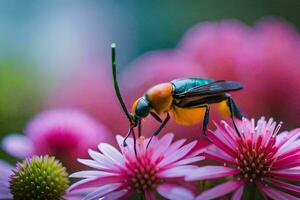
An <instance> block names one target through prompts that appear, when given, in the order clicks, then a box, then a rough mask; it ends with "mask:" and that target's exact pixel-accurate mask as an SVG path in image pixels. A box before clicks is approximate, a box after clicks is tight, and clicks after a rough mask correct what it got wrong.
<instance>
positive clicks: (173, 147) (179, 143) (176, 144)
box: [165, 139, 186, 157]
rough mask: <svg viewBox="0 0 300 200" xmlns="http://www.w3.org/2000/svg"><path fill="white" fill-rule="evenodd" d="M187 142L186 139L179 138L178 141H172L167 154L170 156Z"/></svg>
mask: <svg viewBox="0 0 300 200" xmlns="http://www.w3.org/2000/svg"><path fill="white" fill-rule="evenodd" d="M185 142H186V139H181V140H177V141H176V142H174V143H172V144H171V145H170V146H169V148H168V149H167V151H166V153H165V156H166V157H169V155H171V154H172V153H173V152H174V151H176V150H177V149H179V148H180V147H181V146H182V145H183V144H184V143H185Z"/></svg>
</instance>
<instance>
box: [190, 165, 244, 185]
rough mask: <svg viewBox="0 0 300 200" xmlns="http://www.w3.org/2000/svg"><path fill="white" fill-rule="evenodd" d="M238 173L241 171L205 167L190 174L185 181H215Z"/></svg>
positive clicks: (221, 167) (219, 167)
mask: <svg viewBox="0 0 300 200" xmlns="http://www.w3.org/2000/svg"><path fill="white" fill-rule="evenodd" d="M238 173H240V170H238V169H232V168H228V167H223V166H205V167H199V168H198V169H196V170H193V171H192V172H190V173H189V174H188V175H187V176H186V177H185V180H187V181H195V180H205V179H215V178H220V177H224V176H230V175H234V174H238Z"/></svg>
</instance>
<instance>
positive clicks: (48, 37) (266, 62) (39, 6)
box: [0, 0, 300, 161]
mask: <svg viewBox="0 0 300 200" xmlns="http://www.w3.org/2000/svg"><path fill="white" fill-rule="evenodd" d="M299 8H300V2H299V1H296V0H286V1H280V0H252V1H246V0H227V1H221V0H215V1H208V0H207V1H199V0H198V1H197V0H193V1H188V2H183V1H179V0H172V1H171V0H168V1H115V0H107V1H105V0H103V1H92V0H91V1H90V0H88V1H83V0H82V1H77V0H75V1H67V0H64V1H58V0H57V1H56V0H54V1H38V0H28V1H15V0H12V1H9V0H2V1H0V138H4V137H5V136H6V135H8V134H10V133H23V132H24V130H25V128H26V126H27V123H28V122H29V121H30V120H31V119H32V118H33V117H34V116H35V115H37V114H38V113H40V112H42V111H45V110H52V109H57V108H73V109H74V108H75V109H79V110H82V111H83V112H86V113H87V114H88V115H90V116H91V117H93V118H95V119H96V120H97V121H98V122H99V123H101V124H103V126H105V127H107V128H108V129H109V131H110V132H111V133H112V134H123V135H124V134H125V133H126V131H127V128H128V126H127V125H128V124H127V121H126V117H125V116H124V115H123V113H122V111H121V109H120V106H119V104H118V102H117V101H116V98H115V96H114V90H113V86H112V81H111V73H110V70H111V68H110V44H111V43H112V42H115V43H117V59H118V72H119V73H118V75H119V77H120V85H121V90H122V93H123V95H124V99H125V101H126V104H127V105H128V107H129V108H130V107H131V104H132V102H133V101H134V99H135V98H137V97H138V96H140V95H142V94H143V92H144V91H145V90H146V88H148V87H150V86H151V85H154V84H156V83H158V82H163V81H170V80H172V79H173V78H177V77H186V76H195V77H212V78H218V79H234V80H238V81H241V82H243V83H244V82H245V84H246V86H250V85H253V87H248V88H250V89H249V90H247V87H246V88H245V90H244V91H243V92H241V94H240V96H239V95H238V93H236V94H235V96H236V98H237V100H236V101H237V104H240V105H241V109H242V110H244V111H245V114H246V115H247V116H253V117H258V116H262V115H263V116H266V117H269V116H273V117H275V119H276V120H278V121H280V120H282V121H284V127H285V128H287V129H291V128H294V127H299V126H300V114H299V113H300V112H299V109H300V101H299V98H298V95H299V94H298V93H299V89H298V88H299V83H300V82H299V81H300V80H298V79H300V78H299V76H298V74H300V72H299V73H298V71H300V68H299V67H300V65H298V63H299V64H300V62H299V61H298V60H299V59H300V58H298V57H300V53H299V52H300V51H299V48H300V45H299V44H300V36H299V35H298V30H299V27H300V13H299ZM270 17H271V18H270ZM224 20H225V21H224ZM228 20H230V21H228ZM232 20H234V21H232ZM235 20H236V21H235ZM223 22H224V24H223V25H220V26H219V25H216V24H218V23H223ZM203 23H204V24H203ZM199 24H200V25H199ZM201 24H202V25H205V24H206V25H209V24H210V25H212V26H211V27H210V26H208V28H207V32H205V31H204V33H203V32H202V33H199V34H198V33H195V34H194V35H193V33H191V32H190V31H189V30H190V29H192V28H193V27H194V29H195V27H198V26H202V25H201ZM259 24H260V25H259ZM266 24H267V25H266ZM214 26H216V27H214ZM222 26H223V27H222ZM209 27H210V28H209ZM228 27H229V28H228ZM254 27H256V28H254ZM248 29H250V30H248ZM187 32H188V33H190V34H187ZM223 32H224V35H222V34H223ZM258 32H259V33H258ZM261 32H262V33H261ZM214 34H215V35H214ZM219 34H220V35H219ZM241 35H242V36H241ZM253 35H254V36H253ZM210 36H212V37H210ZM252 36H253V38H252ZM199 38H204V39H203V40H204V41H202V43H201V42H200V46H201V45H202V46H201V47H199V48H198V47H197V45H196V47H193V44H197V41H198V39H199ZM224 38H225V39H224ZM270 38H271V39H270ZM269 39H270V40H269ZM236 41H240V42H241V43H243V44H242V45H241V46H240V45H239V44H240V43H239V42H237V43H236ZM205 42H207V44H206V43H205ZM213 42H215V43H213ZM244 42H246V43H247V44H244ZM212 43H213V44H212ZM250 44H251V45H250ZM249 45H250V46H251V48H250V47H249ZM261 45H265V46H267V48H263V49H262V48H260V47H261ZM245 46H246V47H245ZM189 47H191V48H189ZM233 47H234V48H235V47H236V48H235V49H234V53H233V54H234V56H232V55H227V54H226V53H228V52H231V51H233V50H232V48H233ZM256 48H257V49H256ZM206 49H207V52H206ZM249 49H250V50H249ZM282 49H284V50H283V51H281V50H282ZM248 50H249V51H251V52H252V53H250V54H247V51H248ZM273 50H274V51H275V50H276V52H274V51H273ZM198 51H199V52H203V53H202V54H201V53H200V55H197V52H198ZM149 52H150V53H149ZM220 52H221V53H220ZM222 52H223V53H222ZM224 52H225V54H224ZM237 52H246V53H244V54H243V55H244V56H245V55H246V58H244V57H243V58H241V56H240V55H239V56H238V59H237V60H238V62H237V61H236V57H235V56H236V53H237ZM268 52H271V53H270V56H269V57H268V58H267V59H264V58H261V57H255V58H253V59H252V60H251V59H250V58H249V55H265V54H266V53H268ZM205 53H207V55H206V54H205ZM219 54H222V55H220V56H218V55H219ZM224 55H225V57H224ZM226 56H227V57H226ZM267 56H268V55H267ZM248 58H249V59H248ZM257 59H258V60H259V62H257V63H256V62H252V61H253V60H254V61H257ZM297 59H298V60H297ZM228 60H229V61H230V62H228ZM249 60H250V61H249ZM233 61H234V62H233ZM248 61H249V62H251V64H249V63H248ZM228 63H229V64H228ZM228 65H232V66H233V67H234V69H232V68H230V66H228ZM244 65H245V66H244ZM290 65H292V66H290ZM256 66H260V67H258V68H256ZM265 66H267V67H265ZM273 66H274V68H273ZM297 66H298V68H297ZM208 67H211V68H208ZM207 69H209V70H207ZM210 69H216V70H210ZM236 69H238V70H236ZM258 69H260V70H258ZM289 70H290V71H289ZM236 71H238V72H239V73H236ZM273 71H274V73H273ZM253 72H256V73H257V74H256V75H253V77H251V74H252V73H253ZM289 73H290V74H291V75H289ZM297 73H298V74H297ZM248 77H251V78H248ZM297 81H298V82H297ZM264 83H267V84H264ZM260 85H264V86H263V87H260ZM256 88H258V89H257V90H256ZM274 88H275V89H274ZM276 88H277V89H278V88H280V89H278V90H277V89H276ZM256 92H257V93H256ZM247 93H252V94H253V95H252V96H251V95H250V97H249V96H247ZM272 94H276V95H275V96H272ZM262 99H267V100H265V101H264V100H262ZM298 117H299V118H298ZM155 126H157V124H155V123H154V122H153V121H151V120H148V121H147V122H145V129H144V130H145V134H146V135H150V134H151V130H153V128H154V127H155ZM173 130H177V131H178V137H187V136H188V135H191V137H193V138H194V137H195V135H200V134H201V132H200V125H198V126H194V127H192V128H189V129H185V127H178V126H176V125H174V124H171V125H169V126H168V127H167V128H166V129H165V132H167V131H173ZM184 133H186V134H184ZM183 134H184V135H183ZM0 156H1V158H2V157H3V158H5V159H7V160H10V161H13V160H12V158H11V157H9V156H8V155H7V154H6V153H5V152H4V151H1V153H0Z"/></svg>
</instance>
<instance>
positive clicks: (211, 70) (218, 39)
mask: <svg viewBox="0 0 300 200" xmlns="http://www.w3.org/2000/svg"><path fill="white" fill-rule="evenodd" d="M179 48H180V49H181V50H182V51H183V52H184V53H186V55H187V56H189V59H190V60H191V62H195V63H196V64H198V65H199V66H201V67H202V70H204V71H205V73H206V74H207V75H208V76H209V77H210V78H214V79H229V80H237V81H240V82H242V83H243V84H244V85H245V88H244V90H242V91H241V92H239V93H238V94H237V95H233V96H234V97H235V99H237V100H236V101H237V102H238V104H239V105H240V107H241V109H242V110H243V111H244V112H245V114H246V115H248V116H253V117H258V116H260V115H261V114H263V115H266V116H268V117H270V116H275V117H276V118H277V117H278V118H281V119H284V120H285V121H287V123H288V125H289V126H291V125H293V126H295V125H299V120H298V119H299V117H300V103H299V101H298V99H299V98H300V94H299V92H298V85H299V84H300V82H299V81H300V79H299V76H300V68H299V66H300V57H299V55H300V37H299V34H298V33H297V32H296V31H295V30H294V29H293V28H292V27H291V26H290V25H289V24H288V23H286V22H285V21H283V20H276V19H265V20H262V21H260V22H259V23H258V24H257V25H256V26H255V27H254V28H252V27H249V26H247V25H245V24H243V23H241V22H238V21H235V20H225V21H221V22H210V23H209V22H208V23H201V24H199V25H196V26H195V27H193V28H192V29H191V30H190V31H188V32H187V34H186V35H185V37H184V38H183V40H182V41H181V43H180V45H179ZM258 99H259V100H258ZM254 110H255V112H254ZM257 110H259V112H257Z"/></svg>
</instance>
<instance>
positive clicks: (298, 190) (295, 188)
mask: <svg viewBox="0 0 300 200" xmlns="http://www.w3.org/2000/svg"><path fill="white" fill-rule="evenodd" d="M270 180H271V182H272V183H273V184H274V185H276V186H277V187H281V188H284V189H286V190H290V191H293V192H296V193H297V194H300V186H298V185H293V184H289V183H285V182H282V181H279V180H277V179H270Z"/></svg>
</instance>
